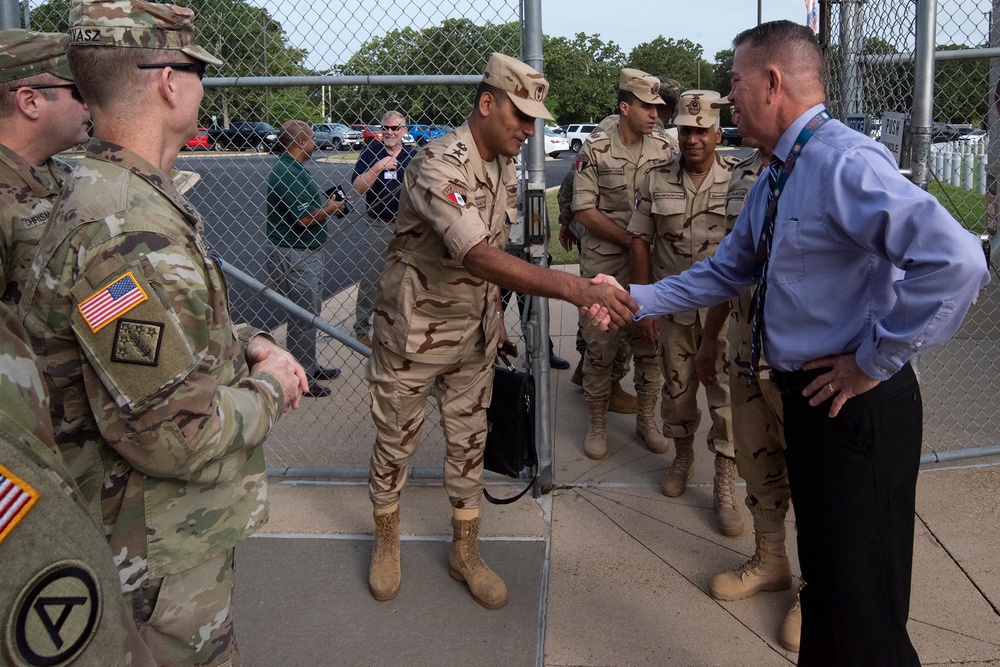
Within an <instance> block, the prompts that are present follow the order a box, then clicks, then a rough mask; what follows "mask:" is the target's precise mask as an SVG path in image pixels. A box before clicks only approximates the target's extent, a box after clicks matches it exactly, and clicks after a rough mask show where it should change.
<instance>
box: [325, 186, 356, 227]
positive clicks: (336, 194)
mask: <svg viewBox="0 0 1000 667" xmlns="http://www.w3.org/2000/svg"><path fill="white" fill-rule="evenodd" d="M323 194H325V195H326V197H327V199H329V198H331V197H332V198H333V199H334V200H336V201H342V202H344V212H343V213H341V214H339V215H338V216H337V218H338V219H339V218H343V217H344V216H345V215H346V214H348V213H350V212H351V211H353V210H354V207H353V206H351V202H350V201H345V200H346V199H347V195H346V194H344V188H342V187H340V186H339V185H335V186H333V187H332V188H329V189H328V190H327V191H326V192H325V193H323Z"/></svg>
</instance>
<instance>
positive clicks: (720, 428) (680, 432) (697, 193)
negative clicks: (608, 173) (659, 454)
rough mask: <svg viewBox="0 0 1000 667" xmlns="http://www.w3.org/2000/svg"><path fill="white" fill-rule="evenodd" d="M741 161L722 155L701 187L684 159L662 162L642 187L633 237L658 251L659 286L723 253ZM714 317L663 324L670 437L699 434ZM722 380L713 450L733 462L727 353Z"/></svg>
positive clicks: (677, 318) (664, 408)
mask: <svg viewBox="0 0 1000 667" xmlns="http://www.w3.org/2000/svg"><path fill="white" fill-rule="evenodd" d="M736 163H737V160H735V159H733V158H729V157H723V156H722V155H719V154H718V153H716V154H715V158H714V162H713V164H712V168H711V170H710V171H709V172H708V174H707V175H706V177H705V180H704V182H702V184H701V186H700V187H696V186H695V185H694V183H693V182H692V181H691V179H690V177H689V176H687V174H686V173H685V171H684V168H683V166H682V162H681V158H680V157H676V158H672V159H670V160H667V161H666V162H661V163H659V164H657V165H655V166H654V167H653V168H651V169H650V170H649V172H648V173H647V175H646V178H645V179H644V180H643V181H642V184H641V185H640V186H639V194H638V196H637V198H636V209H635V212H634V213H633V215H632V218H631V222H630V223H629V227H628V231H629V232H630V233H632V234H634V235H635V236H638V237H640V238H642V239H643V240H644V241H646V242H647V243H650V244H652V253H651V262H650V267H651V271H652V274H653V275H652V279H653V280H654V281H656V280H660V279H661V278H664V277H666V276H672V275H677V274H679V273H681V272H682V271H684V270H685V269H688V268H690V267H691V265H692V264H694V263H695V262H697V261H699V260H702V259H704V258H705V257H708V256H710V255H713V254H714V253H715V249H716V248H717V247H718V245H719V242H720V241H721V240H722V238H723V237H724V236H725V230H726V217H725V202H726V191H727V189H728V188H729V181H730V177H731V176H732V171H733V167H734V166H735V165H736ZM706 314H707V311H687V312H682V313H675V314H673V315H666V316H664V317H661V318H660V320H659V324H660V337H659V359H660V364H661V370H662V372H663V377H664V383H663V400H662V401H661V404H660V414H661V416H662V417H663V434H664V435H666V436H667V437H670V438H674V439H679V438H689V437H691V436H693V435H694V434H695V432H696V431H697V430H698V425H699V423H700V422H701V411H700V410H699V409H698V400H697V397H698V376H697V373H696V370H695V354H696V353H697V352H698V346H699V345H700V343H701V338H702V328H703V326H704V320H705V316H706ZM719 356H720V359H719V362H718V364H719V371H720V374H719V376H718V377H719V380H718V382H717V384H716V385H715V386H712V387H706V396H707V398H708V407H709V412H710V414H711V418H712V428H711V430H709V433H708V448H709V450H711V451H712V452H713V453H716V454H721V455H723V456H727V457H729V458H732V457H733V439H732V426H731V424H730V419H731V414H730V409H729V383H728V380H727V378H728V372H729V368H728V366H729V361H728V354H727V350H726V347H725V345H724V344H723V345H722V350H721V354H720V355H719Z"/></svg>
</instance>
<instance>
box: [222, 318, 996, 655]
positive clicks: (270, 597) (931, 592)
mask: <svg viewBox="0 0 1000 667" xmlns="http://www.w3.org/2000/svg"><path fill="white" fill-rule="evenodd" d="M575 330H576V316H575V311H574V309H573V308H572V307H571V306H568V305H567V304H561V303H558V302H552V304H551V331H552V333H553V340H554V341H555V343H556V349H557V351H558V352H559V354H561V355H562V356H563V357H566V358H568V359H571V360H573V361H574V362H575V361H576V359H577V355H576V353H575V351H574V349H573V348H574V335H575ZM570 374H571V372H570V371H561V372H559V371H553V372H552V376H551V378H550V382H551V389H552V410H553V416H554V420H555V442H554V460H555V463H554V473H555V480H556V482H557V484H558V487H557V489H556V490H555V491H553V492H552V493H551V494H548V495H546V496H544V497H542V498H539V499H537V500H532V499H531V498H530V497H526V498H523V499H521V500H520V501H518V502H517V503H514V504H513V505H507V506H495V505H489V504H488V503H486V502H485V501H484V502H483V510H482V518H483V541H482V552H483V555H484V557H485V558H486V560H487V561H488V562H489V563H490V564H491V566H492V567H493V568H494V569H495V570H497V572H498V573H500V574H501V576H503V578H504V580H505V581H506V582H507V585H508V589H509V591H510V602H509V603H508V605H507V607H505V608H504V609H501V610H498V611H487V610H485V609H483V608H482V607H480V606H479V605H478V604H476V603H475V601H473V600H472V598H471V597H470V596H469V595H468V593H467V591H466V589H465V586H464V585H463V584H459V583H457V582H455V581H453V580H451V579H450V578H449V576H448V572H447V550H448V544H449V542H450V531H451V528H450V524H449V517H450V509H449V506H448V501H447V498H446V496H445V493H444V491H443V489H442V488H441V485H440V483H434V482H411V484H410V485H409V487H408V488H407V489H406V491H405V492H404V494H403V498H402V503H401V508H402V509H401V523H400V528H401V532H402V534H403V546H402V567H403V585H402V588H401V591H400V594H399V596H398V597H397V598H396V599H395V600H392V601H389V602H376V601H375V600H374V599H372V597H371V595H370V594H369V592H368V588H367V567H368V558H369V555H370V551H371V544H372V541H371V531H372V519H371V505H370V503H369V501H368V498H367V486H366V484H365V483H364V482H363V481H359V482H329V483H324V482H302V483H295V482H274V483H272V485H271V487H270V488H271V500H272V509H271V520H270V522H269V523H268V524H267V526H266V527H265V530H264V531H263V532H262V533H261V534H260V535H259V536H257V537H255V538H253V539H251V540H249V541H248V542H247V543H246V544H244V545H242V546H241V547H240V548H239V549H238V556H237V558H238V564H239V567H238V572H239V574H238V576H237V582H238V583H237V594H236V602H235V607H236V618H237V626H238V634H239V639H240V645H241V649H242V652H243V655H244V665H247V666H248V667H272V666H274V667H283V666H285V665H310V666H317V667H323V666H326V665H416V666H419V665H428V666H432V665H433V666H437V665H505V666H506V665H511V666H513V665H524V666H526V667H527V666H530V665H550V666H553V667H555V666H562V665H588V666H589V665H678V666H689V665H734V666H747V667H756V666H767V665H788V664H794V662H795V658H796V655H795V654H792V653H787V652H786V651H785V650H784V649H782V648H781V646H780V644H779V643H778V639H777V635H778V629H779V626H780V623H781V620H782V618H783V616H784V614H785V612H786V610H787V609H788V607H789V606H790V604H791V603H792V601H793V599H794V586H793V589H792V590H789V591H786V592H781V593H762V594H758V595H757V596H755V597H753V598H750V599H748V600H742V601H738V602H729V603H719V602H716V601H714V600H712V599H711V598H710V597H709V596H708V594H707V592H706V590H707V585H708V581H709V580H710V578H711V577H712V576H713V575H714V574H716V573H717V572H719V571H721V570H724V569H729V568H734V567H737V566H738V565H739V564H741V563H742V562H743V561H744V560H746V558H747V557H749V555H750V554H751V553H752V552H753V548H754V543H753V531H752V527H751V524H750V517H749V513H748V512H747V511H746V510H745V508H744V509H743V513H744V517H745V523H746V526H747V529H746V531H745V532H744V534H743V535H742V536H740V537H737V538H727V537H722V536H721V535H719V534H718V533H716V532H715V529H714V526H713V522H712V516H713V512H712V497H711V480H712V474H713V467H712V461H711V458H710V454H709V452H708V451H707V449H706V447H705V445H704V442H705V432H706V429H705V428H703V429H702V432H701V433H700V434H699V435H698V437H697V439H696V443H697V447H696V453H697V461H696V467H695V476H694V478H693V480H692V484H691V486H690V487H689V490H688V491H687V493H685V494H684V495H683V496H681V497H680V498H675V499H671V498H666V497H664V496H663V495H661V494H660V492H659V484H660V480H661V478H662V475H663V471H664V470H665V468H666V467H667V466H668V465H669V463H670V460H671V459H672V456H673V451H672V449H671V452H670V453H668V454H661V455H655V454H650V453H649V452H648V451H647V450H646V449H645V448H644V447H643V446H642V445H641V443H640V442H638V441H637V440H636V437H635V435H634V430H635V422H634V417H632V416H626V415H616V414H612V415H611V418H610V423H609V454H608V457H607V458H606V459H604V460H603V461H600V462H596V461H591V460H590V459H588V458H586V457H585V456H584V455H583V450H582V442H583V436H584V432H585V429H586V424H587V417H586V407H585V405H584V400H583V394H582V390H581V389H580V388H579V387H576V386H574V385H572V384H571V383H570V382H569V378H570ZM422 448H423V449H425V450H426V449H433V450H435V451H437V452H439V453H440V452H443V447H442V445H441V443H439V442H433V441H429V440H428V441H425V442H424V443H423V444H422ZM494 486H495V487H496V488H495V490H496V492H497V493H498V494H504V495H507V494H510V493H512V492H513V491H514V490H515V488H516V486H517V485H516V484H506V483H495V484H492V485H491V491H493V490H494ZM998 488H1000V459H998V458H997V457H994V458H993V459H992V460H970V461H965V462H963V463H962V465H959V466H951V467H944V466H939V467H938V468H937V469H928V470H925V471H924V472H922V474H921V476H920V481H919V483H918V486H917V517H916V544H915V553H914V574H913V597H912V604H911V614H910V625H909V628H910V634H911V636H912V638H913V640H914V643H915V645H916V648H917V651H918V653H919V655H920V658H921V661H922V663H923V664H924V665H936V664H949V665H956V664H957V665H1000V564H998V559H997V554H998V553H1000V531H998V523H1000V519H998V517H1000V494H998V493H997V489H998ZM738 493H739V494H740V495H741V496H742V493H743V492H742V490H740V491H739V492H738ZM792 521H793V519H792V517H791V516H790V517H789V520H788V528H789V531H788V532H789V536H790V538H789V542H790V544H789V547H790V550H791V552H792V553H793V554H794V545H793V544H791V542H792V538H791V536H792V535H794V529H793V523H792ZM793 572H795V573H796V574H797V573H798V566H797V562H796V561H795V560H794V556H793Z"/></svg>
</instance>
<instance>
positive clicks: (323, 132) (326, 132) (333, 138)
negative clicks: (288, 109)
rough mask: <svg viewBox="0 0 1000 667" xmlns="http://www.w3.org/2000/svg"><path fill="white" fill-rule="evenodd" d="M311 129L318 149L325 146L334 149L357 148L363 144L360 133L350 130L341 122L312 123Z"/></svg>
mask: <svg viewBox="0 0 1000 667" xmlns="http://www.w3.org/2000/svg"><path fill="white" fill-rule="evenodd" d="M312 131H313V135H314V137H315V139H316V148H319V149H320V150H322V149H325V148H329V149H332V150H335V151H336V150H340V149H341V148H353V149H358V148H362V147H363V146H364V145H365V140H364V137H362V136H361V133H360V132H358V131H357V130H352V129H351V128H349V127H347V126H346V125H344V124H343V123H314V124H313V125H312Z"/></svg>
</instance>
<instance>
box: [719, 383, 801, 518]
mask: <svg viewBox="0 0 1000 667" xmlns="http://www.w3.org/2000/svg"><path fill="white" fill-rule="evenodd" d="M732 370H733V371H734V372H733V373H732V375H731V376H730V381H731V384H732V392H731V398H732V401H733V407H732V410H733V434H734V436H735V441H734V442H735V445H736V469H737V470H738V471H739V473H740V477H742V478H743V479H744V480H745V481H746V483H747V499H746V503H747V507H748V508H749V509H750V514H751V515H753V521H754V528H756V529H757V530H759V531H764V532H775V531H777V530H779V529H781V528H783V527H784V525H785V515H786V514H787V513H788V506H789V503H790V501H791V492H790V491H789V489H788V470H787V469H786V467H785V435H784V425H783V423H782V407H781V394H780V393H779V392H778V390H777V388H775V386H774V383H773V382H771V380H769V379H761V380H759V381H758V380H754V381H753V382H752V383H751V384H750V386H749V387H748V386H747V381H746V377H745V376H744V377H739V376H737V374H736V373H735V366H734V367H732Z"/></svg>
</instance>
